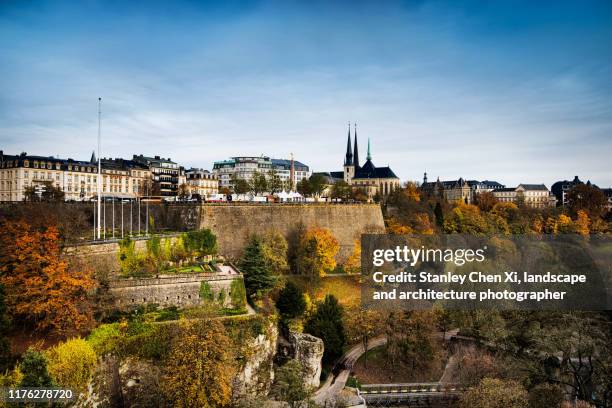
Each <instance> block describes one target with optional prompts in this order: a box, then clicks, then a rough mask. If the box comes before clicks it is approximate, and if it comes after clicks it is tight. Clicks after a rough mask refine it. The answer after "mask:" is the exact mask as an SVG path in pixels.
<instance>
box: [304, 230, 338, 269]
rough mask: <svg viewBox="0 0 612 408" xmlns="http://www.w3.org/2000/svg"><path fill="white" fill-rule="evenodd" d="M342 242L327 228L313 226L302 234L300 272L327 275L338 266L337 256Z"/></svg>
mask: <svg viewBox="0 0 612 408" xmlns="http://www.w3.org/2000/svg"><path fill="white" fill-rule="evenodd" d="M339 250H340V244H338V240H337V239H336V238H335V237H334V236H333V234H332V233H331V232H330V231H329V230H328V229H326V228H313V229H310V230H308V231H306V233H305V234H304V235H303V236H302V238H301V240H300V247H299V252H298V260H297V264H298V268H299V271H300V273H302V274H305V275H310V276H314V277H320V276H325V275H326V274H327V273H329V272H332V271H333V270H334V269H335V268H336V259H335V256H336V254H337V253H338V251H339Z"/></svg>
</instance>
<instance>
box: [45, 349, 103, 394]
mask: <svg viewBox="0 0 612 408" xmlns="http://www.w3.org/2000/svg"><path fill="white" fill-rule="evenodd" d="M45 357H46V358H47V368H48V370H49V374H51V376H52V377H53V379H55V381H56V382H57V383H58V384H59V385H61V386H63V387H68V388H72V389H73V390H78V391H84V390H85V389H86V387H87V383H88V382H89V379H90V378H91V376H92V374H93V371H94V369H95V367H96V364H97V361H98V358H97V356H96V353H95V351H94V350H93V348H92V347H91V345H90V344H89V343H88V342H87V341H85V339H81V338H74V339H70V340H67V341H65V342H62V343H60V344H58V345H56V346H54V347H52V348H51V349H49V350H47V351H46V352H45Z"/></svg>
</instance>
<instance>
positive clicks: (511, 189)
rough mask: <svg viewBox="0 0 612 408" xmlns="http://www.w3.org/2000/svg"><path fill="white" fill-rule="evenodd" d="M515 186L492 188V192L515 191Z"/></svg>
mask: <svg viewBox="0 0 612 408" xmlns="http://www.w3.org/2000/svg"><path fill="white" fill-rule="evenodd" d="M515 190H516V187H505V188H496V189H495V190H493V192H494V193H496V192H510V191H515Z"/></svg>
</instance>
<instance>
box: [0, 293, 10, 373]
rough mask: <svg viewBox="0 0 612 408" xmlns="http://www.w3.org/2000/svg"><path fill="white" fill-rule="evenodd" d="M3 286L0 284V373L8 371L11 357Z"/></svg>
mask: <svg viewBox="0 0 612 408" xmlns="http://www.w3.org/2000/svg"><path fill="white" fill-rule="evenodd" d="M5 300H6V297H5V292H4V286H3V285H2V284H0V372H4V371H5V370H6V369H8V368H9V367H8V364H9V361H10V357H11V346H10V343H9V341H8V337H7V335H8V332H9V328H10V320H9V317H8V313H7V308H6V301H5Z"/></svg>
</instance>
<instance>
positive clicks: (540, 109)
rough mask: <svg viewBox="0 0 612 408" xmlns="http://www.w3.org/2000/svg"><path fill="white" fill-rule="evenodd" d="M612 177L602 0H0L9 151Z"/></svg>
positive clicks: (610, 50)
mask: <svg viewBox="0 0 612 408" xmlns="http://www.w3.org/2000/svg"><path fill="white" fill-rule="evenodd" d="M98 97H101V98H102V140H103V142H102V155H103V156H104V157H125V158H129V157H131V156H132V155H133V154H145V155H160V156H162V157H170V158H172V159H173V160H175V161H177V162H178V163H180V164H181V165H183V166H185V167H192V166H195V167H202V168H208V169H210V168H212V164H213V162H214V161H216V160H223V159H227V158H229V157H231V156H242V155H257V156H259V155H262V154H263V155H267V156H271V157H275V158H287V157H289V155H290V153H294V155H295V158H296V159H297V160H299V161H302V162H304V163H306V164H308V165H309V166H310V167H311V169H312V170H314V171H336V170H341V169H342V164H343V159H344V153H345V149H346V136H347V124H348V122H349V121H350V122H351V123H354V122H357V129H358V136H359V142H360V147H359V149H360V156H361V158H362V160H363V158H365V150H366V147H367V139H368V138H370V140H371V145H372V159H373V162H374V164H375V165H378V166H386V165H389V166H391V168H392V169H393V170H394V172H395V173H396V174H397V175H398V176H399V177H400V179H402V181H406V180H422V177H423V172H425V171H427V173H428V176H429V179H430V180H435V178H437V177H440V179H442V180H449V179H457V178H459V177H463V178H465V179H477V180H485V179H487V180H496V181H499V182H501V183H502V184H505V185H507V186H513V185H516V184H518V183H545V184H547V186H548V187H550V185H551V184H552V183H553V182H554V181H557V180H563V179H572V178H573V177H574V175H579V176H580V178H581V179H583V180H585V181H586V180H587V179H590V180H591V181H592V182H594V183H595V184H598V185H599V186H600V187H610V186H612V168H611V167H612V166H611V163H612V160H610V156H611V153H612V3H611V2H609V1H601V2H596V1H593V2H590V1H575V2H563V1H556V2H548V1H544V2H534V1H525V2H521V1H499V2H497V1H496V2H488V1H475V2H460V1H448V2H444V1H405V2H394V1H385V2H374V1H372V2H367V1H357V0H356V1H347V2H342V1H332V2H330V1H317V0H314V1H304V2H297V1H291V0H287V1H244V2H232V1H223V2H214V3H213V2H211V3H207V2H202V1H167V2H161V1H142V2H140V1H130V2H125V1H111V0H107V1H93V0H83V1H36V0H33V1H17V0H14V1H13V0H5V1H0V149H2V150H4V152H5V154H6V153H8V154H18V153H20V152H24V151H25V152H28V153H29V154H36V155H53V156H59V157H63V158H67V157H71V158H74V159H82V160H87V159H89V157H90V155H91V152H92V150H93V149H94V148H96V144H97V142H96V137H97V124H98V121H97V109H98V107H97V102H98Z"/></svg>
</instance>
